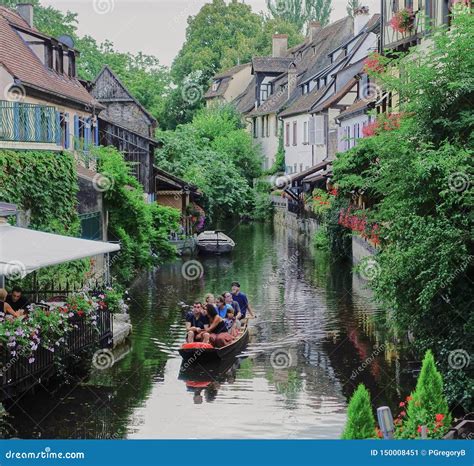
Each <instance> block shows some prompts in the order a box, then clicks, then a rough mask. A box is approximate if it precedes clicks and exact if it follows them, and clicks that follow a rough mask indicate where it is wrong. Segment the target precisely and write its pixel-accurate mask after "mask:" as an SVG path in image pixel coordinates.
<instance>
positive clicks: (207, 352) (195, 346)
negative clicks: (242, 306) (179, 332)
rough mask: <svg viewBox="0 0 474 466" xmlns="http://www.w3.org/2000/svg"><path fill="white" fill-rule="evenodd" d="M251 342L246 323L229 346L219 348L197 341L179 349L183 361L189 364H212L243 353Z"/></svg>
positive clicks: (185, 344) (184, 344)
mask: <svg viewBox="0 0 474 466" xmlns="http://www.w3.org/2000/svg"><path fill="white" fill-rule="evenodd" d="M248 342H249V329H248V324H247V323H245V324H243V325H242V327H241V328H240V329H239V332H238V334H237V335H236V337H235V338H234V339H233V340H232V341H231V342H230V343H228V344H227V345H225V346H222V347H220V348H219V347H218V346H217V345H215V346H214V345H212V344H211V343H203V342H200V341H195V342H193V343H183V345H181V348H180V349H179V354H180V355H181V357H182V358H183V360H185V361H188V362H195V361H198V362H199V363H201V362H211V361H214V362H216V361H219V360H224V359H228V358H233V357H235V356H237V355H238V354H239V353H241V352H242V351H243V350H244V349H245V347H246V346H247V344H248Z"/></svg>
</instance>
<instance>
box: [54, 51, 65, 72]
mask: <svg viewBox="0 0 474 466" xmlns="http://www.w3.org/2000/svg"><path fill="white" fill-rule="evenodd" d="M54 70H55V71H57V72H58V73H60V74H63V51H62V49H61V48H59V47H57V48H55V49H54Z"/></svg>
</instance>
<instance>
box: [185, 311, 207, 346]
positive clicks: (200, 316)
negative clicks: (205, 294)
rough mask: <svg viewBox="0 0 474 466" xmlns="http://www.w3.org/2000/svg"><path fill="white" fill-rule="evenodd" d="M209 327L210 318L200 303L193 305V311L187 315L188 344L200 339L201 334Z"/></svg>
mask: <svg viewBox="0 0 474 466" xmlns="http://www.w3.org/2000/svg"><path fill="white" fill-rule="evenodd" d="M208 326H209V318H208V317H207V314H206V311H205V310H204V308H203V306H202V304H201V303H199V302H195V303H194V304H193V310H192V311H191V312H189V313H188V314H187V315H186V331H187V338H186V340H187V342H188V343H193V342H194V340H195V339H196V340H198V339H200V334H201V333H202V331H203V330H205V329H207V327H208Z"/></svg>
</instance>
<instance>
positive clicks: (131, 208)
mask: <svg viewBox="0 0 474 466" xmlns="http://www.w3.org/2000/svg"><path fill="white" fill-rule="evenodd" d="M94 155H95V156H96V157H97V158H98V162H99V172H100V173H101V174H102V176H103V181H102V186H103V188H104V199H105V205H106V208H107V210H108V212H109V237H110V238H111V239H114V240H119V241H120V242H121V251H120V254H119V255H118V259H117V260H116V261H114V263H113V267H112V273H113V275H114V276H115V277H116V278H117V280H118V281H119V282H128V281H129V280H131V278H132V277H133V276H134V274H135V272H136V271H137V270H140V269H146V268H148V267H151V266H152V265H156V264H158V263H160V262H163V261H165V260H166V259H169V258H171V257H174V255H175V252H176V251H175V250H174V248H173V247H172V246H170V244H169V242H168V236H169V233H170V232H171V231H177V230H178V227H179V218H180V212H179V210H177V209H172V208H170V207H163V206H159V205H158V204H156V203H153V204H148V203H147V202H146V201H145V198H144V195H143V188H142V186H141V184H140V183H139V182H138V181H137V180H136V179H135V178H134V177H133V176H132V175H131V173H130V166H129V164H128V163H127V162H125V160H124V158H123V155H122V154H121V153H120V152H119V151H117V150H116V149H115V148H114V147H99V148H94Z"/></svg>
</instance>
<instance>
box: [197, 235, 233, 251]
mask: <svg viewBox="0 0 474 466" xmlns="http://www.w3.org/2000/svg"><path fill="white" fill-rule="evenodd" d="M197 246H198V249H199V252H201V253H207V254H223V253H229V252H232V251H233V250H234V248H235V242H234V240H233V239H232V238H229V236H227V235H226V234H225V233H224V232H223V231H221V230H206V231H203V232H202V233H200V234H199V235H198V237H197Z"/></svg>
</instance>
